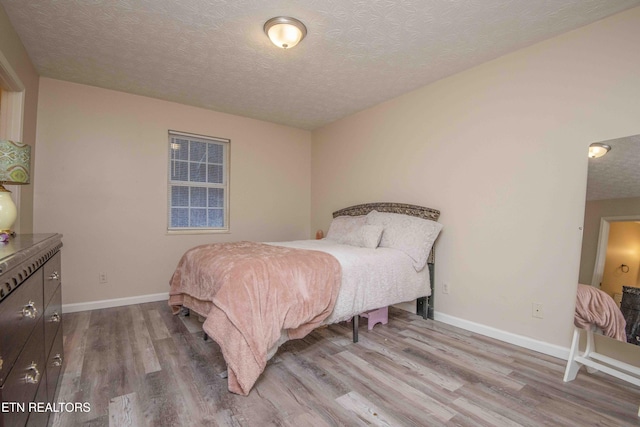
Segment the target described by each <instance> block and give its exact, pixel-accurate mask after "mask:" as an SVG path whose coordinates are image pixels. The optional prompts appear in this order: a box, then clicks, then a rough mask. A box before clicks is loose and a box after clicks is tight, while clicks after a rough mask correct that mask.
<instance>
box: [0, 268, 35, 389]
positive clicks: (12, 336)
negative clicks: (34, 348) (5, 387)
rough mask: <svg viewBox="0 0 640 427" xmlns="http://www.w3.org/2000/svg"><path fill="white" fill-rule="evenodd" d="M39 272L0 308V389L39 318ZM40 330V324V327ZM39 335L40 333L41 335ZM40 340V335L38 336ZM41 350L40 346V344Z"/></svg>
mask: <svg viewBox="0 0 640 427" xmlns="http://www.w3.org/2000/svg"><path fill="white" fill-rule="evenodd" d="M42 300H43V297H42V269H39V270H37V271H36V272H35V273H34V274H32V275H31V276H30V277H29V278H28V279H27V280H25V281H24V282H23V283H22V284H21V285H20V286H18V288H17V289H16V290H15V291H13V292H12V293H11V294H10V295H9V296H8V297H7V298H5V299H4V300H3V301H2V305H0V331H2V333H1V334H0V359H1V361H2V363H1V364H0V386H2V384H3V383H4V381H5V379H6V378H7V375H9V372H10V370H11V366H12V365H13V362H14V361H15V360H16V358H17V357H18V354H19V353H20V351H21V350H22V347H23V345H24V343H25V342H26V341H27V339H28V338H29V334H31V331H33V329H34V327H35V326H36V323H38V321H39V319H41V318H42V312H43V311H44V306H43V304H42ZM40 325H41V326H42V323H40ZM41 332H42V331H41ZM40 337H41V338H42V333H41V334H40ZM40 345H41V346H42V342H41V343H40Z"/></svg>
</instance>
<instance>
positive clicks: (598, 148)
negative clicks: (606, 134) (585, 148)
mask: <svg viewBox="0 0 640 427" xmlns="http://www.w3.org/2000/svg"><path fill="white" fill-rule="evenodd" d="M609 150H611V146H610V145H607V144H601V143H599V142H594V143H593V144H591V145H590V146H589V158H590V159H597V158H598V157H602V156H604V155H605V154H607V153H608V152H609Z"/></svg>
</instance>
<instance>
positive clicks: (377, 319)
mask: <svg viewBox="0 0 640 427" xmlns="http://www.w3.org/2000/svg"><path fill="white" fill-rule="evenodd" d="M360 316H362V317H366V318H367V330H369V331H370V330H371V329H373V327H374V326H375V324H376V323H382V324H383V325H386V324H387V323H388V322H389V307H382V308H378V309H377V310H371V311H367V312H366V313H362V314H361V315H360Z"/></svg>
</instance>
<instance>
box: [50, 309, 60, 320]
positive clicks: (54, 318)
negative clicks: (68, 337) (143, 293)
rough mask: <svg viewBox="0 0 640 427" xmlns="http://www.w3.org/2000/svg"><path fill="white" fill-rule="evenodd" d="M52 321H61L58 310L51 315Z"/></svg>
mask: <svg viewBox="0 0 640 427" xmlns="http://www.w3.org/2000/svg"><path fill="white" fill-rule="evenodd" d="M51 321H52V322H53V323H58V322H59V321H60V315H59V314H58V313H57V312H54V313H53V314H52V315H51Z"/></svg>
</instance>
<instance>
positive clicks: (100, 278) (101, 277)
mask: <svg viewBox="0 0 640 427" xmlns="http://www.w3.org/2000/svg"><path fill="white" fill-rule="evenodd" d="M107 282H108V280H107V273H99V274H98V283H107Z"/></svg>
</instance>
